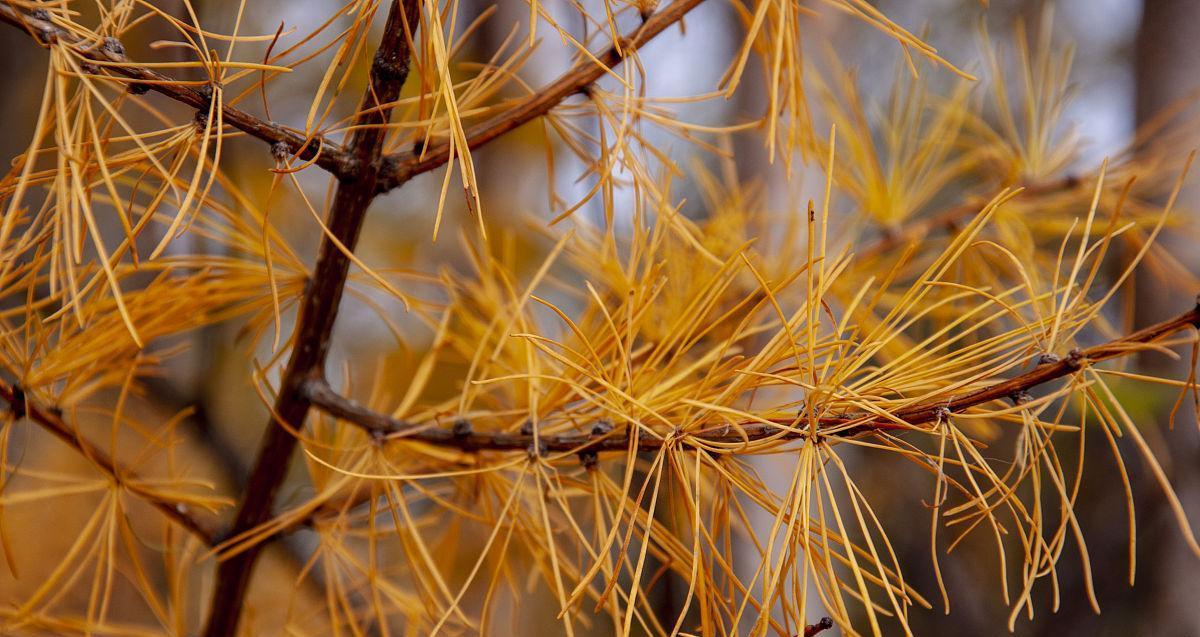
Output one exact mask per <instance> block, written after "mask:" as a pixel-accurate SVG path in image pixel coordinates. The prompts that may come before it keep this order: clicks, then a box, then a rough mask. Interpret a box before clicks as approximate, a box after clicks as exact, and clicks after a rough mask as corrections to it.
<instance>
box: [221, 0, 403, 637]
mask: <svg viewBox="0 0 1200 637" xmlns="http://www.w3.org/2000/svg"><path fill="white" fill-rule="evenodd" d="M420 6H421V5H420V0H403V3H401V2H400V0H393V1H392V3H391V6H390V8H389V10H388V16H387V22H386V24H385V25H384V32H383V37H382V39H381V41H380V43H379V48H378V49H377V51H376V53H375V59H374V62H373V64H372V65H371V72H370V77H369V80H368V86H367V89H366V91H365V94H364V95H363V98H362V102H361V104H360V107H359V114H358V116H357V117H355V128H354V131H355V132H354V133H353V135H352V136H351V138H350V144H349V147H348V149H347V152H348V153H349V155H350V161H351V163H352V164H353V165H354V166H355V167H356V169H355V170H354V171H351V173H350V174H347V175H343V176H342V177H340V178H339V180H338V184H337V189H336V191H335V192H334V197H333V204H332V207H331V208H330V211H329V220H328V222H327V225H328V229H329V235H327V236H326V237H325V238H324V239H322V241H321V247H320V251H319V253H318V255H317V263H316V266H315V267H314V268H313V274H312V277H311V279H310V280H309V282H308V286H307V288H306V289H305V292H304V298H303V299H302V300H301V302H300V313H299V316H298V319H297V326H296V335H295V345H294V346H293V348H292V353H291V358H290V359H289V360H288V365H287V369H286V370H285V371H284V374H283V378H282V380H281V381H280V386H279V395H278V398H277V399H276V401H275V406H274V409H273V410H272V415H273V418H272V420H270V421H269V422H268V423H267V428H266V431H265V432H264V434H263V441H262V443H261V445H260V446H259V450H258V458H257V460H256V461H255V465H254V469H253V471H252V472H251V474H250V478H249V479H248V480H247V482H246V489H245V492H244V493H243V498H242V503H241V506H240V508H239V509H238V513H237V516H236V518H235V520H234V523H233V527H232V529H230V532H229V535H231V536H233V535H238V534H240V533H242V532H244V531H246V530H248V529H252V528H254V527H256V526H258V525H259V524H262V523H263V522H265V521H266V520H268V519H270V517H271V515H272V505H273V504H274V502H275V495H276V493H277V492H278V490H279V487H280V486H282V485H283V482H284V479H285V478H286V477H287V471H288V466H289V465H290V464H291V457H292V453H293V452H294V451H295V449H296V439H295V438H294V437H293V436H292V433H291V432H292V429H291V427H299V426H301V425H302V424H303V422H304V418H305V416H307V414H308V410H309V407H310V403H309V401H308V398H307V397H306V396H305V394H304V392H303V391H301V389H302V386H303V384H304V383H305V381H306V380H307V379H309V378H314V377H321V376H322V375H323V374H324V367H325V357H326V354H327V353H328V352H329V340H330V336H331V335H332V333H333V325H334V321H335V320H336V319H337V313H338V307H339V306H340V304H341V299H342V292H343V291H344V289H345V286H346V276H347V274H348V273H349V270H350V259H349V255H348V254H347V252H346V251H348V250H353V249H354V246H355V244H356V243H357V242H358V235H359V232H360V231H361V230H362V225H363V220H364V219H365V218H366V213H367V208H368V207H369V206H370V204H371V201H372V200H373V199H374V198H375V196H376V193H377V191H378V188H377V181H378V178H379V176H380V165H381V163H382V162H381V161H380V158H381V156H382V154H383V141H384V137H385V135H386V133H387V128H386V124H387V123H388V120H389V119H390V117H391V112H392V106H391V105H393V104H394V103H395V101H396V99H397V98H398V97H399V95H400V89H401V88H402V87H403V86H404V82H405V81H406V80H407V79H408V71H409V62H410V57H411V50H410V44H411V41H412V31H413V30H414V29H415V27H416V26H417V24H418V22H417V21H418V18H419V11H420ZM284 425H286V426H284ZM262 548H263V544H262V543H260V544H256V545H254V546H252V547H250V548H249V549H247V550H245V551H243V552H241V553H239V554H237V555H235V556H233V557H230V558H229V559H227V560H225V561H223V562H221V564H220V566H219V567H218V568H217V581H216V585H215V588H214V590H213V598H212V605H211V607H210V610H209V615H208V624H207V626H206V627H205V633H204V634H205V635H207V636H208V637H222V636H225V635H234V634H237V625H238V620H239V618H240V616H241V611H242V606H243V605H244V602H245V595H246V590H247V588H248V587H249V584H250V575H251V573H252V572H253V570H254V563H255V561H256V560H257V559H258V555H259V553H260V552H261V551H262Z"/></svg>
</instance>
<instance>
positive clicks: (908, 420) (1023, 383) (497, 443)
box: [304, 298, 1200, 454]
mask: <svg viewBox="0 0 1200 637" xmlns="http://www.w3.org/2000/svg"><path fill="white" fill-rule="evenodd" d="M1189 327H1194V328H1198V329H1200V298H1198V299H1197V304H1196V307H1194V308H1192V309H1191V310H1189V311H1187V312H1184V313H1182V314H1180V315H1178V316H1176V317H1174V318H1172V319H1169V320H1166V321H1163V322H1161V323H1157V324H1155V325H1151V326H1150V327H1147V328H1145V329H1142V330H1138V331H1136V332H1133V333H1132V334H1128V335H1126V336H1123V337H1121V338H1118V339H1114V340H1112V341H1109V342H1107V343H1102V344H1100V345H1096V346H1093V347H1089V348H1087V349H1084V350H1073V351H1072V352H1071V355H1070V356H1068V357H1067V358H1064V359H1062V360H1057V361H1053V362H1046V363H1042V364H1040V365H1038V366H1037V367H1034V368H1033V369H1031V370H1029V371H1027V372H1025V373H1023V374H1019V375H1017V376H1014V377H1012V378H1010V379H1008V380H1005V381H1001V382H998V383H996V384H993V385H989V386H987V387H983V388H981V389H977V390H975V391H972V392H968V393H965V394H963V395H962V396H958V397H951V398H949V399H938V400H930V401H926V402H923V403H918V404H916V405H913V406H911V407H905V408H902V409H898V410H896V411H895V412H894V413H893V416H894V418H886V417H883V416H874V415H870V416H862V415H860V416H827V417H822V418H820V419H819V422H818V426H819V430H825V431H826V432H827V435H829V436H831V437H841V438H845V437H851V436H859V435H863V434H867V433H871V432H875V431H887V430H892V431H895V430H901V431H903V430H910V429H913V428H914V427H916V426H917V425H922V424H926V423H930V422H935V421H937V420H939V419H940V418H942V417H943V416H944V415H946V414H948V413H954V412H957V411H962V410H964V409H968V408H970V407H975V406H977V405H982V404H985V403H988V402H991V401H994V400H1002V399H1006V398H1012V399H1016V400H1021V399H1022V397H1023V396H1024V395H1025V392H1028V391H1029V390H1031V389H1033V388H1035V387H1037V386H1039V385H1043V384H1045V383H1048V382H1050V381H1053V380H1057V379H1059V378H1063V377H1065V376H1069V375H1071V374H1074V373H1076V372H1078V371H1080V370H1081V369H1083V368H1084V367H1085V366H1087V365H1089V364H1091V363H1098V362H1100V361H1104V360H1108V359H1111V358H1119V357H1122V356H1126V355H1129V354H1132V353H1135V352H1138V351H1140V350H1142V349H1144V346H1145V345H1147V344H1150V343H1154V342H1156V341H1160V340H1162V339H1163V338H1166V337H1168V336H1171V335H1172V334H1176V333H1178V332H1181V331H1183V330H1185V329H1187V328H1189ZM304 391H305V394H306V395H307V396H308V399H309V400H310V401H311V402H312V404H313V405H315V406H316V407H317V408H319V409H321V410H322V411H324V412H326V413H328V414H329V415H331V416H334V417H335V418H338V419H341V420H344V421H346V422H348V423H351V424H354V425H356V426H358V427H360V428H362V429H364V430H366V431H368V432H369V433H370V434H371V435H372V436H374V437H376V438H378V439H381V440H382V439H388V440H390V439H396V440H419V441H421V442H425V443H429V444H435V445H442V446H447V447H456V448H459V449H463V450H466V451H479V450H493V451H517V450H528V451H531V452H533V451H535V450H534V447H533V446H534V445H535V444H537V445H538V446H539V449H538V450H537V451H555V452H563V453H580V454H594V453H597V452H601V451H628V450H629V448H630V440H629V437H628V433H621V432H616V431H614V432H612V433H610V432H609V431H608V430H607V429H606V428H604V427H600V428H597V429H594V432H593V433H591V434H558V435H547V434H542V435H539V436H538V437H537V438H536V439H535V438H534V436H533V435H532V434H531V433H518V434H514V433H501V432H476V431H473V430H471V428H470V427H469V425H467V424H466V423H465V421H459V423H458V424H457V425H456V426H455V427H454V428H453V429H447V428H445V427H430V426H427V425H418V424H415V423H410V422H407V421H403V420H399V419H396V418H392V417H390V416H388V415H386V414H381V413H378V412H374V411H372V410H370V409H367V408H366V407H363V406H362V405H359V404H358V403H356V402H354V401H352V400H350V399H348V398H345V397H344V396H341V395H340V394H338V393H337V392H335V391H334V390H333V389H332V388H330V387H329V385H328V384H327V383H326V382H325V381H324V380H321V379H310V380H309V381H307V382H306V383H305V385H304ZM775 422H776V424H775V425H767V424H763V423H760V422H756V423H743V424H741V425H739V426H737V427H732V426H722V427H719V428H715V429H706V430H703V431H694V432H687V433H685V434H684V435H685V436H686V438H690V439H693V440H695V441H696V442H702V443H715V444H738V443H743V442H749V441H754V440H762V439H766V438H776V439H789V438H798V437H802V436H806V435H807V432H803V433H802V432H797V431H796V430H795V429H792V428H791V427H790V425H791V424H792V422H793V421H792V420H791V419H780V420H777V421H775ZM780 425H782V426H788V427H789V428H788V429H783V428H781V427H780ZM663 444H664V440H661V439H658V438H649V437H641V438H639V439H638V441H637V447H638V449H639V450H641V451H650V450H654V449H657V448H660V447H661V446H662V445H663Z"/></svg>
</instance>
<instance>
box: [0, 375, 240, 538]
mask: <svg viewBox="0 0 1200 637" xmlns="http://www.w3.org/2000/svg"><path fill="white" fill-rule="evenodd" d="M0 399H3V400H4V401H5V402H6V403H7V404H8V407H9V409H10V411H12V413H13V414H15V415H17V416H19V417H28V418H29V419H30V420H31V421H33V422H35V423H37V424H38V425H39V426H40V427H41V428H42V429H45V430H46V431H48V432H50V433H51V434H54V436H55V437H57V438H58V439H59V440H62V441H63V442H65V443H67V444H68V445H70V446H71V447H73V448H74V449H75V450H77V451H79V453H80V454H82V455H83V456H84V457H86V458H87V459H88V460H89V461H91V463H92V464H93V465H94V466H95V467H96V468H97V469H99V470H100V471H102V472H103V473H105V474H106V475H107V476H108V477H109V478H111V479H112V480H113V482H114V483H116V484H117V485H120V486H121V487H122V488H123V489H124V490H125V491H127V492H129V493H131V494H133V495H135V496H137V497H138V498H140V499H142V500H144V501H145V502H147V503H148V504H150V506H152V507H154V508H155V509H157V510H158V511H159V512H160V513H162V514H163V515H165V516H166V517H167V519H169V520H172V521H174V522H175V523H176V524H178V525H179V526H182V527H183V528H185V529H187V530H188V532H190V533H191V534H192V535H195V536H196V537H197V538H199V539H200V540H201V541H202V542H204V543H205V544H206V545H208V546H213V545H214V544H215V543H216V537H217V533H216V531H214V530H213V529H212V528H211V527H210V526H209V525H208V524H206V523H205V522H203V521H201V520H200V519H198V518H196V517H194V516H193V515H192V514H191V513H190V512H189V510H188V508H187V506H185V505H184V504H183V503H181V502H176V501H172V500H168V499H166V498H163V497H162V496H160V495H158V494H156V493H154V491H153V490H150V489H146V488H143V487H141V486H139V484H138V483H139V482H141V478H140V477H138V475H137V473H136V472H134V471H133V470H132V469H129V468H126V467H122V466H121V465H120V464H118V462H117V460H116V459H115V458H113V457H112V456H111V455H109V454H108V452H106V451H104V450H103V449H101V448H99V447H97V446H96V445H95V444H94V443H92V442H91V441H89V440H87V439H86V438H83V437H82V436H80V435H79V433H78V432H77V431H76V430H75V428H74V427H72V426H71V425H69V424H67V423H66V421H64V420H63V419H62V416H61V415H59V413H58V410H56V409H52V408H50V407H46V406H45V405H41V404H39V403H38V402H36V401H34V400H32V399H31V398H30V397H29V396H28V395H27V394H26V393H25V392H24V391H23V390H22V389H21V388H20V387H18V386H15V385H9V384H8V383H5V382H2V381H0Z"/></svg>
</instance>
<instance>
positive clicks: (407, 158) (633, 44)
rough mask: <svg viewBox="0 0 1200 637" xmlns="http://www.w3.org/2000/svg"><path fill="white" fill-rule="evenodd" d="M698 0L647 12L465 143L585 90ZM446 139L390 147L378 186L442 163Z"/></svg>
mask: <svg viewBox="0 0 1200 637" xmlns="http://www.w3.org/2000/svg"><path fill="white" fill-rule="evenodd" d="M701 2H703V0H675V2H672V3H671V4H669V5H667V6H666V7H665V8H664V9H662V10H661V11H657V12H655V13H653V14H651V15H649V16H648V17H647V18H646V19H645V20H644V21H643V22H642V23H641V25H640V26H638V27H637V28H636V29H633V30H632V31H631V32H630V33H629V34H628V35H626V36H624V37H622V38H621V40H620V42H619V44H620V46H618V43H614V44H612V45H611V46H609V47H608V49H607V50H605V51H604V52H603V53H600V54H598V55H596V60H598V61H599V63H597V61H596V60H592V59H590V58H588V59H583V60H580V61H579V62H578V63H576V64H575V65H574V66H573V67H571V69H570V70H569V71H567V72H566V73H563V74H562V75H561V76H559V77H558V79H556V80H555V81H553V82H551V83H550V84H547V85H546V86H543V87H542V88H541V89H539V90H538V91H537V92H536V93H534V94H533V95H530V96H529V97H527V98H525V99H524V100H522V101H521V102H519V103H517V104H516V105H514V106H512V107H510V108H508V109H507V110H505V111H504V112H502V113H500V114H498V115H496V116H495V117H492V118H491V119H489V120H487V121H485V122H482V123H480V124H479V125H477V126H474V127H472V128H471V129H470V130H468V131H467V132H466V133H467V134H466V137H467V146H468V147H469V148H470V149H471V150H474V149H476V148H479V147H480V146H483V145H485V144H487V143H488V142H491V141H492V140H494V139H496V138H498V137H500V136H502V135H504V134H505V133H508V132H509V131H512V130H514V129H516V128H519V127H521V126H522V125H524V124H526V123H528V122H531V121H533V120H534V119H537V118H538V117H541V116H542V115H545V114H546V113H549V112H550V110H551V109H553V108H554V107H555V106H558V105H559V104H561V103H562V102H563V100H565V99H567V98H568V97H570V96H572V95H575V94H576V93H579V92H580V91H582V90H585V89H586V88H587V87H588V86H590V85H591V84H592V83H593V82H595V81H596V80H598V79H600V78H601V77H602V76H603V75H604V74H605V73H607V72H608V70H609V69H612V68H614V67H616V66H617V65H618V64H620V63H621V62H622V61H624V60H625V58H626V57H628V56H629V55H630V54H632V53H633V52H634V51H636V50H637V49H640V48H641V47H643V46H645V45H646V44H647V43H648V42H650V41H651V40H653V39H654V38H655V36H657V35H658V34H660V33H662V32H663V31H665V30H666V29H667V28H668V27H670V26H671V25H673V24H676V23H678V22H679V21H680V20H682V19H683V17H684V16H685V15H687V13H688V12H689V11H691V10H692V9H695V8H696V7H697V6H699V5H700V3H701ZM450 150H451V149H450V143H449V142H439V143H438V144H436V145H434V146H431V147H430V148H426V149H424V150H423V151H422V152H405V153H395V154H391V155H388V156H387V171H386V174H385V175H384V177H383V178H382V179H381V181H380V190H381V191H388V190H391V189H393V188H397V187H399V186H400V185H402V184H404V183H405V182H407V181H408V180H409V179H412V178H413V177H416V176H417V175H420V174H422V173H427V172H429V171H431V170H435V169H437V168H439V167H440V166H443V165H445V164H446V162H448V161H449V160H450Z"/></svg>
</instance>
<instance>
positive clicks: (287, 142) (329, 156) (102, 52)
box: [0, 0, 355, 177]
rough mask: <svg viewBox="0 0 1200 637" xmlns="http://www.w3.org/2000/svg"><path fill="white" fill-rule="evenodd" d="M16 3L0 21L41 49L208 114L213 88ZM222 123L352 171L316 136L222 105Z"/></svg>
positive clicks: (344, 157) (2, 5)
mask: <svg viewBox="0 0 1200 637" xmlns="http://www.w3.org/2000/svg"><path fill="white" fill-rule="evenodd" d="M15 4H16V3H13V2H11V0H0V21H3V22H7V23H8V24H10V25H12V26H14V27H17V28H18V29H20V30H22V31H24V32H26V33H28V34H29V35H30V36H31V37H33V38H34V39H35V40H37V41H38V42H40V43H41V44H43V45H47V46H67V47H70V48H71V49H72V50H73V51H75V52H76V53H78V54H79V55H80V56H81V57H83V58H85V59H88V60H92V61H95V62H103V63H104V67H103V68H104V69H105V70H107V71H111V72H114V73H118V74H120V75H122V76H124V77H126V78H128V79H129V80H131V81H130V82H129V88H130V90H132V91H146V90H149V91H154V92H155V93H159V94H161V95H165V96H166V97H169V98H171V99H173V100H175V101H177V102H181V103H183V104H187V105H188V106H191V107H194V108H197V109H204V110H205V111H207V109H208V108H209V103H210V101H211V100H212V92H211V90H212V89H211V87H209V86H204V87H202V88H200V89H198V88H193V87H191V86H189V85H188V84H187V83H185V82H182V81H180V80H177V79H175V78H172V77H170V76H168V75H164V74H162V73H158V72H156V71H152V70H150V69H148V68H145V67H142V66H139V65H138V63H137V62H135V61H133V60H130V59H129V57H128V56H127V55H126V54H125V45H124V44H122V43H121V41H120V40H118V39H116V38H111V37H110V38H105V39H104V40H102V41H100V42H90V41H87V40H85V39H84V38H81V37H79V36H78V35H76V34H74V33H71V32H70V31H67V30H66V29H63V28H62V27H60V26H58V25H57V24H55V23H54V21H53V18H52V16H51V15H50V13H49V12H48V11H45V10H40V9H39V10H35V11H25V10H22V9H20V8H18V7H17V6H15ZM204 89H207V90H204ZM221 119H222V122H224V123H225V124H228V125H230V126H233V127H234V128H236V129H238V130H240V131H242V132H244V133H246V134H247V135H250V136H252V137H256V138H258V139H261V140H262V141H264V142H268V143H270V144H273V145H277V144H281V145H282V146H283V147H285V148H287V151H288V152H289V153H291V154H292V155H295V156H296V157H297V158H299V159H302V160H305V161H308V160H312V159H313V158H314V157H315V158H316V164H317V165H318V166H320V167H322V168H324V169H325V170H327V171H329V172H331V173H333V174H334V175H336V176H338V177H343V176H346V175H349V174H350V173H352V172H353V171H354V170H355V166H354V162H353V161H352V158H351V157H350V155H349V153H347V152H346V151H345V150H343V149H342V148H340V147H338V146H337V145H336V144H333V143H330V142H327V141H324V140H323V139H321V138H320V137H306V136H304V135H301V134H299V133H296V132H294V131H291V130H288V129H286V128H284V127H283V126H280V125H279V124H276V123H274V122H268V121H264V120H262V119H260V118H258V117H255V116H254V115H251V114H250V113H247V112H246V111H243V110H241V109H239V108H236V107H233V106H228V105H224V104H222V105H221Z"/></svg>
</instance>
